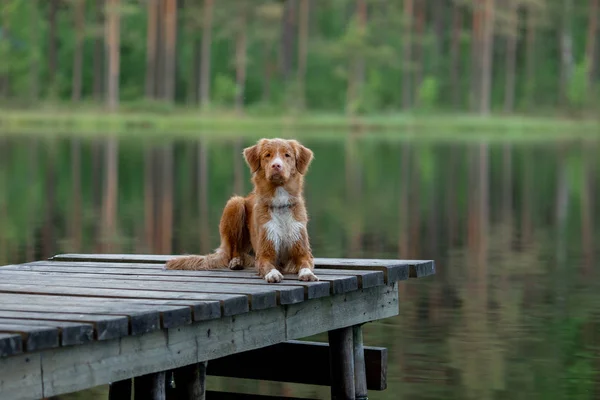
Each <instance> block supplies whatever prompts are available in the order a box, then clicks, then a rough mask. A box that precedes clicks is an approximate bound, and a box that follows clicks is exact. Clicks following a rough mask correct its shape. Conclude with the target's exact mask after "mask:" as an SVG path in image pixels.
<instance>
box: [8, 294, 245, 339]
mask: <svg viewBox="0 0 600 400" xmlns="http://www.w3.org/2000/svg"><path fill="white" fill-rule="evenodd" d="M223 296H228V298H231V297H232V296H231V295H223ZM233 298H237V299H239V300H242V301H240V302H239V303H240V304H239V307H238V309H239V312H240V313H241V312H247V311H248V299H247V298H246V296H243V295H241V296H233ZM3 301H4V303H10V304H21V303H22V302H26V303H33V304H42V305H48V304H56V305H57V306H60V307H61V311H62V310H64V307H65V306H67V307H71V306H72V305H73V304H76V306H75V307H81V306H85V307H86V308H85V310H78V312H83V313H88V314H89V313H94V314H98V313H105V314H107V315H109V314H115V315H123V310H124V309H129V310H131V311H133V312H135V311H140V310H143V311H147V310H151V311H158V312H159V313H160V312H170V311H171V310H173V308H171V307H172V306H186V307H189V308H191V310H192V312H193V317H194V321H204V320H208V319H213V318H219V317H220V316H221V304H220V302H219V301H206V300H201V301H195V300H155V299H130V298H127V299H118V298H95V297H82V296H60V295H44V294H22V293H18V294H12V293H0V308H2V307H3V304H2V302H3ZM5 305H6V304H5ZM234 305H235V304H234ZM148 306H152V307H148ZM165 306H166V307H165ZM4 308H5V309H6V307H4ZM176 309H177V310H180V308H176ZM51 311H56V308H55V309H53V310H51ZM182 312H183V311H182ZM185 320H186V321H187V314H186V317H185ZM168 324H170V323H169V322H168ZM126 331H127V330H126ZM126 334H127V333H126Z"/></svg>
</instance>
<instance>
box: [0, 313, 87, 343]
mask: <svg viewBox="0 0 600 400" xmlns="http://www.w3.org/2000/svg"><path fill="white" fill-rule="evenodd" d="M2 324H17V325H22V326H41V327H47V326H51V327H56V328H58V330H59V333H60V345H61V346H72V345H76V344H83V343H87V342H90V341H92V340H93V339H94V327H93V325H91V324H83V323H80V322H67V321H49V320H38V319H27V318H26V317H25V316H21V317H16V316H14V317H11V318H6V317H4V316H2V312H0V325H2Z"/></svg>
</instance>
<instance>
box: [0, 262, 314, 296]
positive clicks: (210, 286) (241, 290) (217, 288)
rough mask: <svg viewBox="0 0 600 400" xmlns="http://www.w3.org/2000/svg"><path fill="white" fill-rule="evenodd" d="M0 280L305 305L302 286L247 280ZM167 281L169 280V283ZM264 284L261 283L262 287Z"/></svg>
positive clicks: (7, 274)
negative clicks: (229, 296)
mask: <svg viewBox="0 0 600 400" xmlns="http://www.w3.org/2000/svg"><path fill="white" fill-rule="evenodd" d="M0 277H2V278H3V280H6V281H8V282H28V281H29V282H31V281H32V280H37V281H38V282H42V283H43V284H44V285H49V284H55V283H58V284H59V285H61V286H66V285H68V286H75V287H98V288H107V289H126V290H129V289H144V290H159V291H176V292H194V293H213V292H220V293H231V294H245V295H249V296H250V298H251V299H252V300H253V301H255V302H256V301H261V300H260V299H262V298H263V297H265V298H266V297H272V298H274V299H279V303H280V304H294V303H299V302H301V301H304V287H303V286H301V285H293V286H292V285H268V284H266V283H267V282H264V281H259V280H254V281H252V280H246V282H244V284H243V285H240V284H231V282H228V280H227V278H222V279H217V280H216V281H215V282H210V279H209V278H206V279H203V280H199V279H198V280H197V279H176V278H174V277H172V278H170V277H169V276H165V279H144V278H142V279H135V278H133V279H129V280H128V282H123V279H122V278H120V277H116V278H115V277H112V276H110V275H109V276H103V278H102V279H93V278H97V275H95V276H94V275H92V278H90V277H85V276H84V277H82V276H76V275H75V274H60V273H41V272H32V271H28V272H26V273H19V272H18V271H14V272H13V271H9V270H4V271H0ZM169 278H170V279H169ZM263 282H264V283H263Z"/></svg>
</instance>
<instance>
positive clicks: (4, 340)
mask: <svg viewBox="0 0 600 400" xmlns="http://www.w3.org/2000/svg"><path fill="white" fill-rule="evenodd" d="M21 352H23V339H22V338H21V335H19V334H17V333H0V357H4V356H12V355H14V354H19V353H21Z"/></svg>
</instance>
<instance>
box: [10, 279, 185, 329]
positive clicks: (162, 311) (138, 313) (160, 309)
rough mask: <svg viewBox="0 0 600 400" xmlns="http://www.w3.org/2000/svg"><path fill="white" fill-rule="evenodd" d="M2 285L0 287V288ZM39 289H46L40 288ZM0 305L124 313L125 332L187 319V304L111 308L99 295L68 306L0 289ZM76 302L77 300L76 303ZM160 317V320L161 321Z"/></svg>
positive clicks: (173, 324)
mask: <svg viewBox="0 0 600 400" xmlns="http://www.w3.org/2000/svg"><path fill="white" fill-rule="evenodd" d="M1 291H2V289H0V292H1ZM40 293H47V292H44V291H43V290H40ZM0 299H2V303H1V304H0V309H3V310H6V311H9V310H11V309H12V310H13V311H14V310H15V307H14V305H16V306H21V309H23V308H25V307H26V306H27V310H24V311H39V312H42V311H56V310H57V309H59V308H60V311H61V313H94V312H96V313H102V314H109V313H111V312H112V313H115V314H116V315H125V316H127V317H128V318H129V333H130V334H131V335H139V334H144V333H148V332H152V331H155V330H157V329H160V328H161V325H165V324H166V325H168V326H173V327H176V326H180V325H182V324H185V323H190V322H191V314H190V309H189V307H186V306H156V307H152V306H148V305H142V304H140V305H134V304H132V305H128V306H125V305H124V304H123V305H115V307H113V308H112V309H109V308H108V306H106V307H105V305H104V304H102V303H101V301H102V300H101V298H100V299H97V300H98V301H99V303H97V304H96V305H93V304H91V303H89V302H86V303H84V302H80V303H79V305H76V306H72V305H71V304H72V303H71V304H69V303H65V302H64V301H62V300H54V299H50V300H44V301H41V299H35V298H33V297H29V300H28V301H27V302H26V300H25V299H26V298H25V297H21V296H18V295H13V296H6V293H0ZM76 304H77V303H76ZM161 320H162V323H161Z"/></svg>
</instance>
